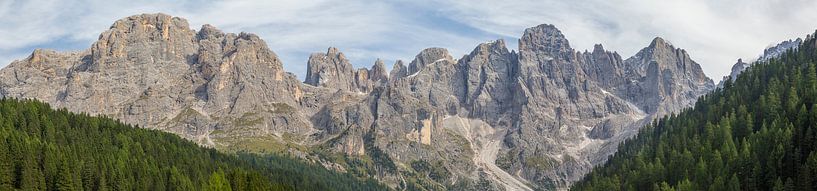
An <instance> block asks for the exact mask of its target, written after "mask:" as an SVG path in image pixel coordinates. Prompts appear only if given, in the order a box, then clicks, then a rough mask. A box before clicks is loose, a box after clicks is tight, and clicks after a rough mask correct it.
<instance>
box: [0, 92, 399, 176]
mask: <svg viewBox="0 0 817 191" xmlns="http://www.w3.org/2000/svg"><path fill="white" fill-rule="evenodd" d="M296 160H297V159H292V158H288V157H284V156H276V155H264V156H260V155H254V154H223V153H219V152H217V151H216V150H214V149H209V148H202V147H199V146H197V145H196V144H195V143H193V142H190V141H187V140H185V139H182V138H180V137H178V136H176V135H173V134H170V133H165V132H161V131H158V130H149V129H142V128H137V127H132V126H129V125H125V124H122V123H120V122H118V121H117V120H114V119H111V118H107V117H91V116H89V115H87V114H73V113H70V112H68V111H66V110H65V109H60V110H52V109H51V108H50V107H49V105H47V104H45V103H41V102H39V101H34V100H14V99H2V100H0V190H386V189H387V188H386V187H383V186H382V185H380V184H378V183H377V182H376V181H373V180H360V179H357V178H354V177H353V176H351V175H348V174H340V173H336V172H332V171H328V170H326V169H324V168H323V167H320V166H316V165H312V164H306V163H303V162H298V161H296Z"/></svg>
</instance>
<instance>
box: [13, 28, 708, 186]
mask: <svg viewBox="0 0 817 191" xmlns="http://www.w3.org/2000/svg"><path fill="white" fill-rule="evenodd" d="M518 50H519V52H513V51H509V49H508V48H507V47H505V42H504V41H503V40H497V41H493V42H489V43H483V44H480V45H478V46H477V47H476V48H475V49H474V50H473V51H472V52H470V53H469V54H467V55H463V56H462V57H460V58H459V59H454V58H455V57H454V56H452V55H450V53H449V52H448V51H447V50H446V49H444V48H428V49H425V50H422V51H421V52H420V53H419V54H417V56H416V57H415V59H414V60H412V61H411V62H409V64H407V65H406V64H405V63H404V62H402V61H398V62H397V63H395V64H394V67H393V68H392V71H391V72H389V73H388V74H387V73H386V69H385V67H384V63H383V62H382V61H378V62H376V63H374V66H372V68H371V69H366V68H360V69H355V68H353V67H352V64H351V63H350V62H349V61H348V60H347V59H346V58H345V56H344V55H343V53H342V52H341V50H340V49H338V48H329V49H328V50H327V51H326V52H325V53H323V52H321V53H315V54H312V55H311V56H310V58H309V61H308V63H307V65H308V72H307V77H306V80H305V81H304V82H300V81H298V80H297V78H296V77H295V76H294V75H292V74H290V73H287V72H286V71H284V69H283V67H282V63H281V61H280V59H279V58H278V56H277V55H276V54H275V53H274V52H273V51H272V50H270V49H269V48H268V47H267V45H266V43H265V42H264V41H263V40H261V39H260V38H259V37H258V36H256V35H254V34H250V33H240V34H233V33H223V32H221V31H220V30H218V29H216V28H215V27H213V26H210V25H204V26H202V27H201V29H200V30H199V31H195V30H192V29H190V28H189V26H188V24H187V22H186V21H185V20H184V19H181V18H177V17H172V16H168V15H164V14H142V15H136V16H131V17H128V18H124V19H121V20H119V21H116V22H115V23H114V24H113V25H112V26H111V28H110V29H108V30H107V31H105V32H103V33H102V34H101V35H100V38H99V40H98V41H97V42H95V43H94V44H93V45H92V46H91V48H89V49H87V50H84V51H79V52H75V53H60V52H55V51H49V50H37V51H34V53H32V55H31V56H30V57H29V58H27V59H24V60H20V61H15V62H14V63H12V64H10V65H9V66H8V67H6V68H4V69H2V70H0V96H2V97H19V98H36V99H39V100H42V101H44V102H48V103H50V104H51V105H53V106H56V107H64V108H67V109H68V110H70V111H74V112H86V113H90V114H97V115H107V116H111V117H115V118H118V119H120V120H122V121H124V122H127V123H131V124H137V125H138V126H140V127H145V128H152V129H160V130H163V131H168V132H172V133H175V134H178V135H180V136H182V137H184V138H187V139H190V140H193V141H195V142H197V143H199V144H201V145H205V146H210V147H215V148H217V149H220V150H222V151H227V152H231V151H250V152H284V153H289V154H292V156H297V157H300V158H304V159H306V160H309V161H313V162H315V163H319V164H322V165H324V166H325V167H327V168H329V169H333V170H336V171H341V172H350V173H353V174H356V175H360V176H369V177H374V178H377V179H378V180H380V181H382V182H384V183H386V184H388V185H390V186H392V187H393V188H405V189H430V190H443V189H446V188H449V189H470V190H474V189H496V190H502V189H505V190H532V189H556V188H565V187H567V186H569V185H570V184H571V183H572V182H575V181H577V180H579V178H581V177H582V176H583V175H584V174H586V173H587V172H589V170H590V168H591V167H593V166H594V165H598V164H601V163H602V162H604V161H605V160H606V158H607V156H609V155H610V154H612V153H613V152H614V151H615V149H616V146H617V145H618V144H619V143H620V142H621V141H623V140H624V139H626V138H628V137H631V136H632V135H634V134H635V133H636V132H637V131H638V129H639V127H641V126H642V125H644V124H646V123H648V122H650V121H652V119H655V118H657V117H661V116H663V115H665V114H669V113H673V112H677V111H679V110H680V109H682V108H685V107H688V106H690V105H692V103H693V102H694V101H695V99H697V97H698V96H700V95H702V94H703V93H705V92H707V91H709V90H711V89H712V88H713V87H714V85H713V83H712V81H711V80H710V79H709V78H707V77H706V76H705V75H704V74H703V72H702V71H701V69H700V66H699V65H698V64H697V63H696V62H694V61H692V60H691V58H690V56H689V55H687V53H686V51H684V50H683V49H679V48H675V47H673V46H672V45H670V44H669V43H667V42H665V41H664V40H663V39H660V38H656V39H655V40H653V42H652V43H651V44H650V45H649V47H647V48H644V49H643V50H642V51H640V52H639V53H638V54H636V55H635V56H633V57H631V58H628V59H622V58H621V56H620V55H618V54H617V53H615V52H610V51H607V50H604V48H603V47H602V46H601V45H597V46H596V47H594V50H593V52H587V51H585V52H577V51H575V50H573V49H572V48H571V47H570V45H569V42H568V40H567V38H566V37H565V36H564V35H563V34H562V33H561V32H560V31H559V30H558V29H557V28H556V27H555V26H553V25H539V26H536V27H533V28H529V29H526V30H525V33H524V34H523V35H522V38H521V39H520V40H519V47H518Z"/></svg>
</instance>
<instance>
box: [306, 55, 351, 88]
mask: <svg viewBox="0 0 817 191" xmlns="http://www.w3.org/2000/svg"><path fill="white" fill-rule="evenodd" d="M354 79H355V71H354V68H353V67H352V64H351V63H349V60H348V59H346V56H344V55H343V53H342V52H340V51H339V50H338V48H335V47H329V49H328V50H327V51H326V53H313V54H312V55H310V56H309V60H308V61H307V70H306V79H305V80H304V83H306V84H309V85H313V86H321V87H329V88H335V89H342V90H353V87H354V86H353V82H354Z"/></svg>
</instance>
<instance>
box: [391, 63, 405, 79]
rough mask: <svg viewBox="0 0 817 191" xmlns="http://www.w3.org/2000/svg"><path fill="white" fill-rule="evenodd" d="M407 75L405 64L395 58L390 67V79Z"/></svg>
mask: <svg viewBox="0 0 817 191" xmlns="http://www.w3.org/2000/svg"><path fill="white" fill-rule="evenodd" d="M407 75H408V68H406V64H403V61H402V60H397V61H396V62H394V65H392V67H391V72H389V78H390V79H398V78H402V77H406V76H407Z"/></svg>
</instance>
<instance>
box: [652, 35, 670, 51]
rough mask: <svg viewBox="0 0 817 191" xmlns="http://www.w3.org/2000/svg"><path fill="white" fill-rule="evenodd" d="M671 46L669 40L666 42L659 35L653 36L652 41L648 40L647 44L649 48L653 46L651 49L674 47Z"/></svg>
mask: <svg viewBox="0 0 817 191" xmlns="http://www.w3.org/2000/svg"><path fill="white" fill-rule="evenodd" d="M672 47H673V46H672V44H670V43H669V42H667V41H666V40H664V38H661V37H655V38H653V39H652V42H650V46H649V48H653V49H655V48H670V49H674V48H672Z"/></svg>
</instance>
